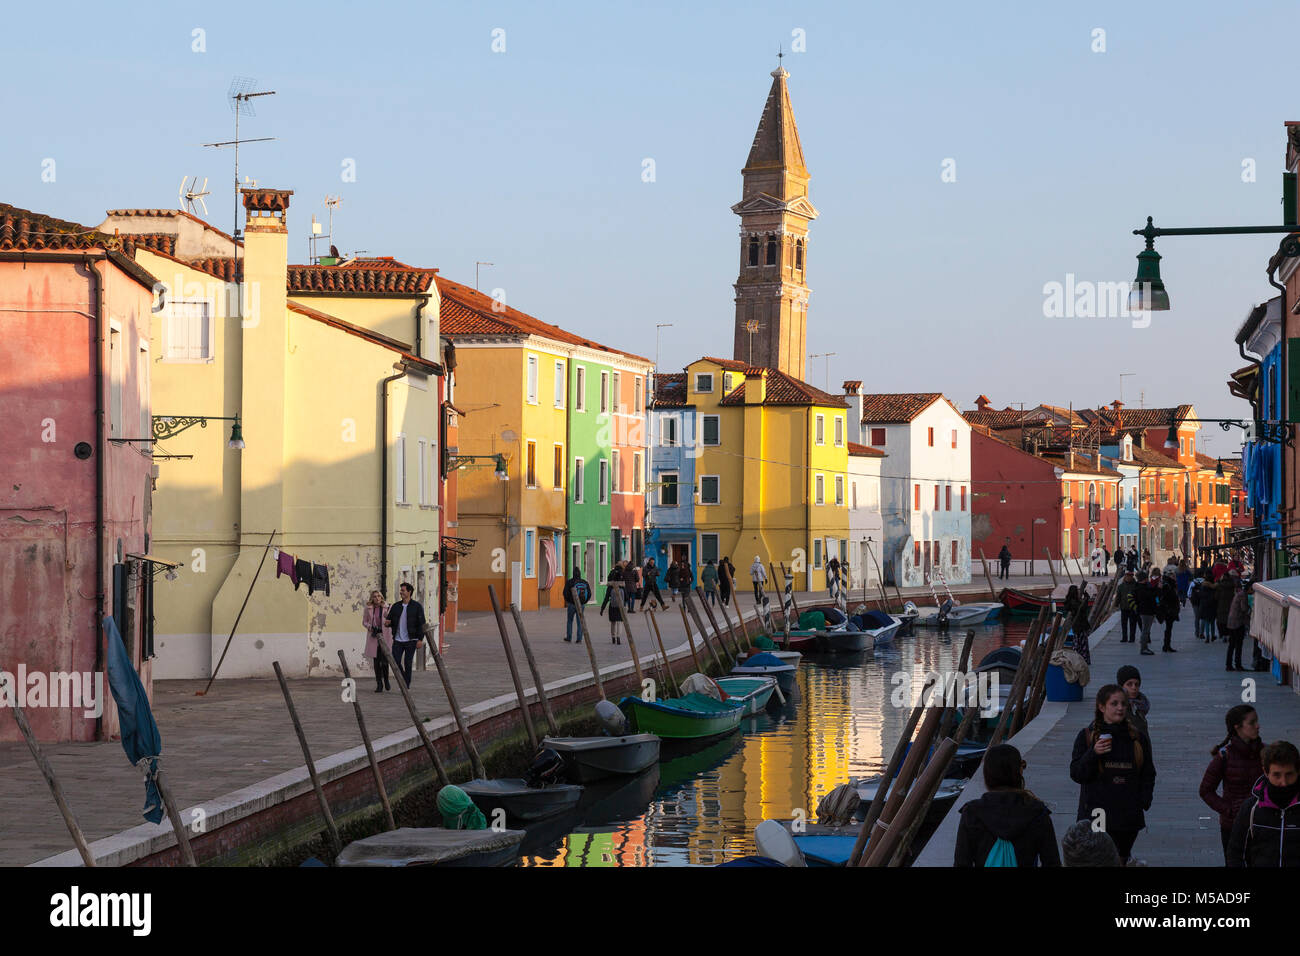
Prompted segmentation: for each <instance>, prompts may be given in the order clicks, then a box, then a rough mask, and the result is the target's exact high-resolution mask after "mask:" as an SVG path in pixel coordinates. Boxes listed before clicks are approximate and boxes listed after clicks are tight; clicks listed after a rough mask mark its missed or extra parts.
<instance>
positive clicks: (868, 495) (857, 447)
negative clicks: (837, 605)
mask: <svg viewBox="0 0 1300 956" xmlns="http://www.w3.org/2000/svg"><path fill="white" fill-rule="evenodd" d="M884 458H885V453H884V452H883V451H881V450H880V449H878V448H872V447H870V446H868V445H861V444H859V443H857V442H853V441H851V442H849V541H848V562H849V586H850V587H851V588H853V589H855V590H856V589H858V588H861V587H863V586H864V585H865V586H866V588H867V590H868V594H870V593H871V592H872V591H873V590H874V589H875V588H877V587H879V580H880V577H879V575H880V574H881V573H882V566H881V564H880V561H881V558H882V554H881V548H882V546H883V545H884V541H885V525H884V521H883V519H882V518H881V515H880V468H881V464H882V463H883V461H884Z"/></svg>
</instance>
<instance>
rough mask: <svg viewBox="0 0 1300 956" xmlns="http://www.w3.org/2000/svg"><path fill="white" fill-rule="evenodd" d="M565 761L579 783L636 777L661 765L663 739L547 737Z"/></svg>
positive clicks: (570, 775) (547, 742)
mask: <svg viewBox="0 0 1300 956" xmlns="http://www.w3.org/2000/svg"><path fill="white" fill-rule="evenodd" d="M542 746H543V747H549V748H550V749H551V750H554V751H555V752H556V753H558V754H559V755H560V757H561V758H562V759H563V760H564V768H565V775H566V776H567V777H568V778H569V779H570V780H573V781H576V782H577V783H590V782H592V781H594V780H602V779H604V778H605V777H612V776H618V775H623V776H633V775H635V774H638V773H640V772H641V771H642V770H645V769H646V768H647V767H650V766H653V765H654V764H656V763H658V762H659V738H658V737H656V736H655V735H654V734H624V735H622V736H619V737H605V736H600V737H545V738H543V739H542Z"/></svg>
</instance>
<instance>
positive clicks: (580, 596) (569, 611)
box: [564, 568, 591, 644]
mask: <svg viewBox="0 0 1300 956" xmlns="http://www.w3.org/2000/svg"><path fill="white" fill-rule="evenodd" d="M590 600H591V585H590V584H588V583H587V581H586V579H585V578H584V577H583V576H582V570H581V569H579V568H574V569H573V577H571V578H569V580H567V581H565V582H564V613H565V621H564V642H565V643H566V644H568V643H570V642H572V640H573V623H574V622H575V621H577V622H578V643H579V644H581V643H582V621H581V620H580V619H579V617H578V609H579V608H580V607H582V606H583V605H585V604H586V603H587V602H588V601H590Z"/></svg>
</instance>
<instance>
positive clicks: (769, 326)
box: [731, 66, 817, 379]
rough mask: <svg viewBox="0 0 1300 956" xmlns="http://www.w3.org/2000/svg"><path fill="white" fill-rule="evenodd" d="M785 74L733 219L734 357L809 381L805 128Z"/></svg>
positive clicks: (774, 91) (813, 214)
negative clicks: (736, 263) (736, 246)
mask: <svg viewBox="0 0 1300 956" xmlns="http://www.w3.org/2000/svg"><path fill="white" fill-rule="evenodd" d="M789 76H790V74H789V73H787V72H786V71H785V69H784V68H782V67H780V66H778V67H777V68H776V69H775V70H773V71H772V87H771V89H770V90H769V91H768V94H767V103H766V104H764V106H763V115H762V117H761V118H760V119H759V121H758V131H757V132H756V133H755V134H754V142H753V145H752V146H750V149H749V158H748V160H746V162H745V168H744V169H743V170H741V176H742V177H743V179H744V188H743V193H742V197H741V200H740V202H738V203H736V205H734V206H732V207H731V211H732V212H734V213H735V214H736V215H738V216H739V217H740V276H739V278H738V279H737V280H736V284H735V289H736V327H735V339H734V342H735V346H734V352H733V355H734V357H735V358H736V359H738V360H740V361H742V362H747V363H750V364H753V365H759V366H764V367H767V368H776V369H780V370H781V371H783V372H785V373H787V374H789V375H793V376H794V377H795V378H798V379H803V377H804V361H805V358H806V355H807V342H806V333H807V325H808V292H809V290H808V285H807V282H806V274H807V267H808V224H809V223H810V222H812V220H813V219H816V218H817V210H816V208H815V207H814V206H813V204H812V203H811V202H809V201H808V179H809V176H808V167H807V166H805V165H804V158H803V146H802V145H800V143H799V128H798V127H797V126H796V125H795V121H794V109H793V107H792V106H791V105H790V91H789V89H788V87H787V85H786V79H787V78H788V77H789Z"/></svg>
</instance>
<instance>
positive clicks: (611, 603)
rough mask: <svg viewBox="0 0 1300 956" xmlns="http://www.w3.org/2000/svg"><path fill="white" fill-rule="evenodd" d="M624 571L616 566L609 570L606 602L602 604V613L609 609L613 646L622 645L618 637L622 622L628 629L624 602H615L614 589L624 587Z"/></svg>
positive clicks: (610, 635) (610, 636)
mask: <svg viewBox="0 0 1300 956" xmlns="http://www.w3.org/2000/svg"><path fill="white" fill-rule="evenodd" d="M622 585H623V569H622V567H620V565H618V564H616V565H614V566H613V567H612V568H610V570H609V578H608V579H606V584H605V600H603V601H601V602H600V613H601V614H604V613H605V608H609V642H610V643H611V644H622V643H623V642H622V640H620V639H619V636H618V630H617V628H618V625H619V623H620V622H622V624H623V626H624V627H627V612H626V611H624V610H623V602H622V601H619V600H615V598H614V587H615V586H618V587H622Z"/></svg>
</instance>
